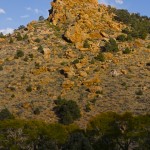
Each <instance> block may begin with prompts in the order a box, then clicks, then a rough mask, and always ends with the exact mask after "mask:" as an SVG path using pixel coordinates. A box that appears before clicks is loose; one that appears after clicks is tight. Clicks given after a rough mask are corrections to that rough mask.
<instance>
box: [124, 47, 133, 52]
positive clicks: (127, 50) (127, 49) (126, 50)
mask: <svg viewBox="0 0 150 150" xmlns="http://www.w3.org/2000/svg"><path fill="white" fill-rule="evenodd" d="M130 53H131V50H130V49H129V48H128V47H127V48H125V50H124V51H123V54H130Z"/></svg>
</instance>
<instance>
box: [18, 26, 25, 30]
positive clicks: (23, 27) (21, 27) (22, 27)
mask: <svg viewBox="0 0 150 150" xmlns="http://www.w3.org/2000/svg"><path fill="white" fill-rule="evenodd" d="M25 28H26V27H25V26H24V25H20V26H19V27H18V29H19V30H21V29H25Z"/></svg>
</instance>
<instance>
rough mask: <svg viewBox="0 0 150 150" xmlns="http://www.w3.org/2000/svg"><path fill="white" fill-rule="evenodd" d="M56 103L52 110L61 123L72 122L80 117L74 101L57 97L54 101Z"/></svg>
mask: <svg viewBox="0 0 150 150" xmlns="http://www.w3.org/2000/svg"><path fill="white" fill-rule="evenodd" d="M56 105H57V106H56V107H55V108H54V110H55V112H56V114H57V115H58V117H59V118H60V122H61V123H63V124H66V125H67V124H70V123H73V122H74V121H75V120H77V119H79V118H80V117H81V114H80V109H79V106H78V105H77V103H76V102H75V101H72V100H69V101H67V100H62V99H59V100H57V101H56Z"/></svg>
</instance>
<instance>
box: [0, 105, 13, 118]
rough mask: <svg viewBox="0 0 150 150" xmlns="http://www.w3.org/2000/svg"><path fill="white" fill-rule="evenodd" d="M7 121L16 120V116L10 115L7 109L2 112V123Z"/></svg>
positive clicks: (0, 113)
mask: <svg viewBox="0 0 150 150" xmlns="http://www.w3.org/2000/svg"><path fill="white" fill-rule="evenodd" d="M7 119H14V116H13V115H12V114H11V113H10V111H9V110H8V109H7V108H5V109H3V110H1V112H0V121H3V120H7Z"/></svg>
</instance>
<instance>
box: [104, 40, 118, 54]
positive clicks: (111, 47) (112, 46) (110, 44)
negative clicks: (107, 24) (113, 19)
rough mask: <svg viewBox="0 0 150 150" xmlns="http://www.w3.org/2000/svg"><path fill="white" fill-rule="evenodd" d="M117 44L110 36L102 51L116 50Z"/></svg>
mask: <svg viewBox="0 0 150 150" xmlns="http://www.w3.org/2000/svg"><path fill="white" fill-rule="evenodd" d="M118 50H119V49H118V44H117V43H116V41H115V40H114V39H113V38H110V39H109V41H108V42H106V43H105V46H104V51H105V52H118Z"/></svg>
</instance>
